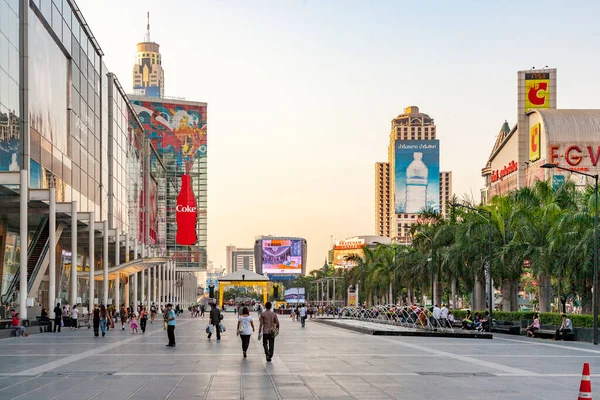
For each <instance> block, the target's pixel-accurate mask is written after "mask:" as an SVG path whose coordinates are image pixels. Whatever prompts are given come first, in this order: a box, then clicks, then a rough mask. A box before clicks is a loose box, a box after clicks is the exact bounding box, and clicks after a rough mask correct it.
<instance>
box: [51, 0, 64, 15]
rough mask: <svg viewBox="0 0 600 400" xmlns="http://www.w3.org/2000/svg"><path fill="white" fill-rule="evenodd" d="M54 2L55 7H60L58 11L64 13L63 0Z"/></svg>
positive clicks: (53, 0)
mask: <svg viewBox="0 0 600 400" xmlns="http://www.w3.org/2000/svg"><path fill="white" fill-rule="evenodd" d="M52 2H53V3H54V7H56V8H57V9H58V11H59V12H60V13H61V14H62V12H63V2H62V0H52Z"/></svg>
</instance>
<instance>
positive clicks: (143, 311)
mask: <svg viewBox="0 0 600 400" xmlns="http://www.w3.org/2000/svg"><path fill="white" fill-rule="evenodd" d="M147 323H148V311H146V307H142V309H141V311H140V329H141V330H142V333H146V324H147Z"/></svg>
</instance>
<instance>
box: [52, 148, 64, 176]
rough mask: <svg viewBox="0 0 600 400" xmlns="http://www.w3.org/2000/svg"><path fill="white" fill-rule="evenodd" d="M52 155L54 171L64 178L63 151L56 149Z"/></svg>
mask: <svg viewBox="0 0 600 400" xmlns="http://www.w3.org/2000/svg"><path fill="white" fill-rule="evenodd" d="M53 156H54V157H52V172H54V174H55V175H57V176H58V177H59V178H62V153H61V152H60V151H57V150H56V149H54V154H53Z"/></svg>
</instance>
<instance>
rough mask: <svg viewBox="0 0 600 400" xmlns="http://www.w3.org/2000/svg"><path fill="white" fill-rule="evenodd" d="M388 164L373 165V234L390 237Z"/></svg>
mask: <svg viewBox="0 0 600 400" xmlns="http://www.w3.org/2000/svg"><path fill="white" fill-rule="evenodd" d="M390 204H391V203H390V163H387V162H378V163H375V232H376V233H377V235H378V236H386V237H390V211H391V210H390Z"/></svg>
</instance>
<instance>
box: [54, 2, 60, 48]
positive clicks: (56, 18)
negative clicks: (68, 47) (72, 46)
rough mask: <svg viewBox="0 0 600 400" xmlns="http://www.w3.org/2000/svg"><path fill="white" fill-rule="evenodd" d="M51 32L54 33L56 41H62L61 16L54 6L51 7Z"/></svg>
mask: <svg viewBox="0 0 600 400" xmlns="http://www.w3.org/2000/svg"><path fill="white" fill-rule="evenodd" d="M52 30H53V31H54V33H56V36H57V37H58V40H60V41H62V15H60V12H59V11H58V8H56V6H55V5H52Z"/></svg>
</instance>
